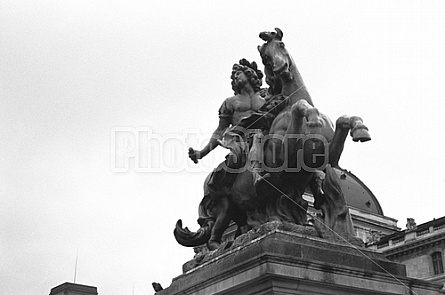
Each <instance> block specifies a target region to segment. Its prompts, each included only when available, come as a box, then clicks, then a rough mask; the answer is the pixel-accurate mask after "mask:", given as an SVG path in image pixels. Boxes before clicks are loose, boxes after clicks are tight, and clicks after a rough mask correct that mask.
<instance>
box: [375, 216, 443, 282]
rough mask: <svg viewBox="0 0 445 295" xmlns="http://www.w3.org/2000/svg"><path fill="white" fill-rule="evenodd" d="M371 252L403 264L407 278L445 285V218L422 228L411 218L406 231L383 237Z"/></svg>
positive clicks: (428, 223)
mask: <svg viewBox="0 0 445 295" xmlns="http://www.w3.org/2000/svg"><path fill="white" fill-rule="evenodd" d="M368 248H370V249H376V250H380V251H382V252H383V253H384V254H385V256H386V257H387V258H388V259H390V260H392V261H394V262H399V263H402V264H404V265H405V266H406V272H407V275H408V277H412V278H418V279H423V280H426V281H431V282H435V283H445V273H444V262H443V261H444V255H445V217H442V218H439V219H433V220H431V221H428V222H426V223H423V224H420V225H416V224H415V222H414V220H413V219H410V218H408V223H407V228H406V229H405V230H401V231H397V232H395V233H393V234H390V235H387V236H384V237H381V238H380V240H379V241H377V242H374V243H371V244H369V245H368Z"/></svg>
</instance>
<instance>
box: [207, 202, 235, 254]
mask: <svg viewBox="0 0 445 295" xmlns="http://www.w3.org/2000/svg"><path fill="white" fill-rule="evenodd" d="M217 206H218V209H217V214H216V215H217V216H218V217H217V218H216V221H215V224H214V225H213V228H212V231H211V233H210V239H209V241H208V242H207V247H208V248H209V250H210V251H212V250H216V249H218V248H219V246H220V245H221V237H222V235H223V233H224V231H225V230H226V229H227V227H228V226H229V223H230V220H231V217H230V214H229V213H230V212H229V210H230V203H229V200H228V198H227V197H222V198H221V199H220V200H219V202H218V205H217Z"/></svg>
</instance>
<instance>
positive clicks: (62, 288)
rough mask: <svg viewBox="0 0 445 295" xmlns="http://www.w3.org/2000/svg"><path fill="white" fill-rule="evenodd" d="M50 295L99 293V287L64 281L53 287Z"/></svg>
mask: <svg viewBox="0 0 445 295" xmlns="http://www.w3.org/2000/svg"><path fill="white" fill-rule="evenodd" d="M49 295H97V288H96V287H92V286H86V285H80V284H75V283H63V284H60V285H58V286H56V287H54V288H52V289H51V292H50V293H49Z"/></svg>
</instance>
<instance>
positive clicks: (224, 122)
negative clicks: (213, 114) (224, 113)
mask: <svg viewBox="0 0 445 295" xmlns="http://www.w3.org/2000/svg"><path fill="white" fill-rule="evenodd" d="M229 126H230V118H228V117H220V118H219V124H218V127H217V128H216V130H215V131H214V132H213V134H212V138H210V140H209V142H208V143H207V145H206V146H205V147H204V148H203V149H202V150H201V151H200V152H199V159H202V158H204V157H205V156H206V155H207V154H208V153H210V152H211V151H212V150H213V149H215V148H216V147H217V146H218V145H219V142H218V141H219V140H221V139H222V135H223V132H224V130H225V129H226V128H227V127H229Z"/></svg>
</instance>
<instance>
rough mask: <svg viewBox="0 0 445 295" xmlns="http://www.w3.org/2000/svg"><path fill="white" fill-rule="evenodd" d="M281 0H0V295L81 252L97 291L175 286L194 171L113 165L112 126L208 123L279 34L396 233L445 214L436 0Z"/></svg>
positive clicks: (43, 281) (55, 278) (443, 11)
mask: <svg viewBox="0 0 445 295" xmlns="http://www.w3.org/2000/svg"><path fill="white" fill-rule="evenodd" d="M281 3H282V4H280V5H278V4H272V2H271V1H245V2H241V1H227V0H226V1H168V2H164V3H163V4H160V1H156V2H155V1H131V2H129V3H128V1H126V2H125V3H124V2H117V1H0V138H1V143H2V144H1V145H0V155H1V157H2V161H1V163H2V164H1V165H0V216H1V218H0V293H2V294H12V295H15V294H18V295H26V294H48V293H49V290H50V289H51V288H52V287H54V286H56V285H58V284H60V283H63V282H66V281H72V280H73V276H74V265H75V257H76V252H77V251H78V253H79V261H78V271H77V282H78V283H83V284H87V285H94V286H97V287H98V291H99V293H100V294H113V295H114V294H132V292H133V286H134V292H135V294H151V293H153V291H152V287H151V282H152V281H157V282H160V283H161V284H162V285H163V286H164V287H167V286H169V284H170V282H171V279H172V278H173V277H175V276H177V275H179V274H181V266H182V264H183V263H185V262H186V261H188V260H189V259H191V258H192V256H193V250H192V249H189V248H184V247H182V246H180V245H179V244H177V243H176V241H175V240H174V237H173V234H172V231H173V227H174V225H175V222H176V220H177V219H179V218H182V219H183V220H184V223H185V224H186V225H187V226H189V228H191V229H197V224H196V218H197V206H198V203H199V201H200V199H201V197H202V183H203V181H204V178H205V176H206V173H205V172H201V173H198V172H190V171H182V172H175V173H173V172H163V173H142V172H135V169H134V166H131V168H130V171H129V172H127V173H116V172H112V171H111V169H110V166H111V163H110V161H111V160H110V153H111V151H112V149H113V145H112V144H111V131H112V130H113V128H116V127H120V128H136V127H145V128H150V129H151V130H152V131H153V133H154V134H156V135H158V136H162V137H163V138H168V137H174V136H176V137H178V136H182V134H184V133H185V132H186V129H187V128H188V129H194V130H195V132H198V133H199V134H209V133H211V132H212V131H213V130H214V129H215V127H216V125H217V122H218V116H217V110H218V108H219V106H220V104H221V103H222V101H223V100H224V99H225V98H226V97H228V96H231V95H232V91H231V87H230V79H229V77H230V71H231V67H232V65H233V63H235V62H237V61H238V60H239V59H240V58H243V57H245V58H247V59H249V60H255V61H257V62H258V63H260V62H261V61H260V58H259V54H258V52H257V48H256V47H257V45H260V44H262V41H261V40H260V39H259V38H258V34H259V33H260V32H261V31H271V30H273V29H274V28H275V27H279V28H281V29H282V30H283V32H284V38H283V41H284V42H285V44H286V46H287V48H288V49H289V51H290V53H291V54H292V55H293V57H294V59H295V61H296V63H297V65H298V68H299V70H300V72H301V74H302V75H303V78H304V80H305V82H306V85H307V87H308V89H309V91H310V93H311V95H312V97H313V100H314V103H315V105H316V106H317V107H318V108H319V109H320V110H321V111H322V112H324V113H326V114H328V115H329V116H330V117H331V119H333V120H335V119H336V118H337V117H339V116H340V115H343V114H350V115H360V116H361V117H362V118H363V119H364V121H365V124H366V125H367V126H368V127H369V128H370V131H371V135H372V137H373V139H372V141H371V142H368V143H364V144H359V143H353V142H352V141H351V140H350V139H348V142H347V144H346V147H345V151H344V154H343V157H342V159H341V162H340V164H341V166H342V167H343V168H346V169H348V170H351V171H352V172H353V173H354V174H356V175H357V176H358V177H359V178H360V179H361V180H362V181H364V182H365V183H366V184H367V185H368V186H369V188H370V189H371V190H372V191H373V192H374V194H375V195H376V196H377V198H378V200H379V201H380V204H381V206H382V207H383V210H384V213H385V214H386V215H387V216H390V217H393V218H396V219H398V220H399V227H402V228H403V227H404V226H405V223H406V217H414V218H415V219H416V221H417V223H418V224H419V223H423V222H426V221H429V220H431V219H432V218H438V217H441V216H443V215H445V212H444V210H443V208H444V204H445V168H444V164H445V153H444V152H445V141H444V139H443V135H444V130H445V120H444V119H443V117H444V116H443V113H444V111H445V102H444V101H445V100H444V98H445V97H444V94H445V83H444V81H445V37H444V36H445V35H444V32H445V18H444V15H445V2H444V1H360V2H359V1H335V2H334V1H311V2H309V1H305V2H302V1H289V2H281ZM188 144H190V145H191V146H193V147H195V148H197V147H198V146H199V142H198V141H197V139H196V140H195V141H193V140H192V141H190V142H188ZM188 144H187V145H184V146H181V147H180V148H181V149H180V150H178V151H176V155H178V154H179V155H182V153H183V151H185V150H186V149H187V147H188ZM172 146H173V147H177V146H176V145H165V146H164V149H163V150H161V151H158V152H157V155H163V157H164V158H165V159H166V160H165V161H167V162H168V160H169V159H170V158H171V154H172V153H171V151H170V150H169V147H172ZM151 153H155V150H152V151H151ZM215 153H216V154H218V156H214V157H210V156H209V157H210V158H211V159H209V160H208V161H207V162H205V163H202V164H199V166H196V165H192V164H191V163H190V162H183V164H184V165H185V164H187V165H189V166H190V167H193V168H195V169H196V168H203V167H205V168H206V169H207V170H208V169H209V167H214V166H216V165H217V164H218V162H219V160H220V159H221V158H222V157H223V155H224V151H222V150H219V151H216V152H215ZM185 157H186V156H185V155H184V158H185ZM181 159H182V158H181ZM176 161H177V163H180V158H178V157H177V158H176ZM175 163H176V162H174V163H167V164H168V165H170V166H169V167H170V168H172V169H174V168H175V165H176V164H175ZM189 170H190V169H189Z"/></svg>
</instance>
